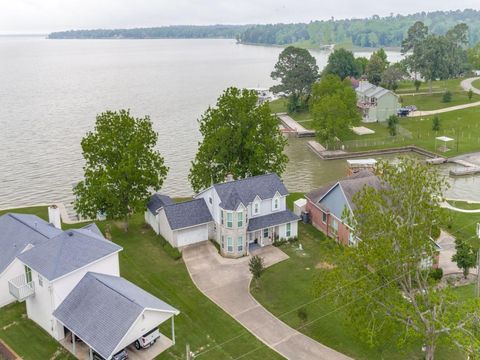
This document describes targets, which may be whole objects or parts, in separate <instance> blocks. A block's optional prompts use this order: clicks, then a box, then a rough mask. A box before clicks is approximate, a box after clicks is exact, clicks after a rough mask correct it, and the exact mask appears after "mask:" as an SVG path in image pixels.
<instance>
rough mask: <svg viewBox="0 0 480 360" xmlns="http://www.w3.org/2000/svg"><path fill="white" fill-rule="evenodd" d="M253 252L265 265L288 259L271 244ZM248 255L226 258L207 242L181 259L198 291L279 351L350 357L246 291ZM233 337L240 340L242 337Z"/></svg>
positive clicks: (304, 359)
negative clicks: (290, 323)
mask: <svg viewBox="0 0 480 360" xmlns="http://www.w3.org/2000/svg"><path fill="white" fill-rule="evenodd" d="M255 254H256V255H259V256H261V257H263V258H264V261H265V265H266V266H271V265H273V264H276V263H278V262H280V261H283V260H285V259H288V256H287V255H286V254H285V253H284V252H282V251H281V250H280V249H278V248H276V247H273V246H268V247H264V248H260V249H259V250H257V251H256V252H255ZM249 259H250V257H244V258H241V259H235V260H234V259H225V258H223V257H221V256H220V255H219V254H218V252H217V250H216V249H215V247H214V246H213V245H212V244H211V243H209V242H204V243H200V244H195V245H191V246H189V247H186V248H185V249H184V250H183V260H184V261H185V264H186V265H187V269H188V271H189V273H190V276H191V277H192V280H193V282H194V283H195V285H196V286H197V287H198V288H199V289H200V291H201V292H202V293H204V294H205V295H206V296H207V297H208V298H210V299H211V300H212V301H213V302H214V303H216V304H217V305H218V306H220V307H221V308H222V309H223V310H224V311H225V312H227V313H228V314H229V315H230V316H232V317H233V318H234V319H235V320H237V321H238V322H239V323H240V324H241V325H243V326H244V327H245V328H246V329H247V330H248V331H249V332H251V333H252V334H253V335H255V336H256V337H257V338H258V339H259V340H260V341H262V342H263V343H265V344H266V345H267V346H269V347H270V348H272V349H273V350H275V351H276V352H278V353H279V354H280V355H282V356H284V357H285V358H287V359H295V360H326V359H328V360H347V359H351V358H349V357H347V356H345V355H343V354H341V353H339V352H337V351H335V350H333V349H330V348H329V347H327V346H324V345H322V344H320V343H319V342H317V341H315V340H313V339H311V338H309V337H308V336H305V335H303V334H301V333H300V332H298V331H297V330H294V329H292V328H291V327H289V326H288V325H286V324H285V323H284V322H282V321H280V320H279V319H278V318H276V317H275V316H273V315H272V314H271V313H270V312H268V311H267V310H266V309H265V308H264V307H263V306H262V305H260V304H259V303H258V302H257V301H256V300H255V299H254V298H253V296H251V295H250V291H249V289H250V280H251V275H250V272H249V270H248V261H249ZM234 336H235V334H232V337H234ZM233 341H241V338H238V339H235V340H233ZM201 354H202V353H201V352H200V353H199V354H198V355H197V356H198V358H199V359H208V358H209V356H208V354H207V353H205V355H203V356H202V355H201Z"/></svg>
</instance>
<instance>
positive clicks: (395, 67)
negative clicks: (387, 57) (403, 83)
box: [381, 63, 407, 91]
mask: <svg viewBox="0 0 480 360" xmlns="http://www.w3.org/2000/svg"><path fill="white" fill-rule="evenodd" d="M406 76H407V71H406V70H405V68H404V67H403V64H402V63H394V64H392V65H390V66H389V67H387V68H386V69H385V71H384V72H383V74H382V81H381V84H382V86H384V87H386V88H387V89H391V90H394V91H395V90H397V88H398V83H399V81H400V80H402V79H403V78H404V77H406Z"/></svg>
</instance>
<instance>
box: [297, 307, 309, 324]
mask: <svg viewBox="0 0 480 360" xmlns="http://www.w3.org/2000/svg"><path fill="white" fill-rule="evenodd" d="M297 316H298V318H299V319H300V321H301V322H302V323H305V322H306V321H307V320H308V313H307V309H305V308H304V307H302V308H300V309H298V311H297Z"/></svg>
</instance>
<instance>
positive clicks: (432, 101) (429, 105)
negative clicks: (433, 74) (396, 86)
mask: <svg viewBox="0 0 480 360" xmlns="http://www.w3.org/2000/svg"><path fill="white" fill-rule="evenodd" d="M401 99H402V106H407V105H415V106H416V107H417V109H418V110H437V109H442V108H446V107H451V106H457V105H463V104H469V103H472V102H476V101H480V95H477V94H473V96H472V99H471V100H470V99H469V98H468V95H467V92H466V91H457V92H452V101H450V102H447V103H445V102H443V93H439V94H437V93H435V94H431V95H430V94H419V95H403V96H401Z"/></svg>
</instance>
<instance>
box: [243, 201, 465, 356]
mask: <svg viewBox="0 0 480 360" xmlns="http://www.w3.org/2000/svg"><path fill="white" fill-rule="evenodd" d="M300 196H301V194H294V198H298V197H300ZM292 201H293V198H291V199H289V204H290V205H289V206H291V203H292ZM299 243H300V244H302V247H303V250H299V248H298V244H286V245H283V246H282V247H281V249H282V250H283V251H284V252H286V253H287V254H288V255H289V256H290V258H289V259H288V260H285V261H283V262H281V263H279V264H276V265H274V266H272V267H270V268H268V269H267V270H266V271H265V273H264V274H263V275H262V278H261V280H260V287H259V289H256V288H255V286H254V285H253V284H252V287H251V291H252V294H253V295H254V297H255V298H256V299H257V300H258V301H259V302H260V303H262V305H263V306H265V307H266V308H267V309H268V310H269V311H271V312H272V313H273V314H274V315H276V316H278V317H279V318H280V319H281V320H283V321H284V322H286V323H287V324H289V325H290V326H292V327H293V328H296V329H298V330H299V331H301V332H302V333H304V334H306V335H307V336H310V337H312V338H313V339H315V340H317V341H319V342H321V343H323V344H325V345H327V346H330V347H332V348H334V349H336V350H338V351H340V352H343V353H345V354H347V355H349V356H352V357H353V358H355V359H369V360H370V359H399V360H400V359H418V360H420V359H423V358H424V354H423V352H422V351H421V344H420V343H416V344H413V345H411V346H409V347H408V348H406V349H404V350H399V349H398V346H397V342H399V341H401V338H400V337H399V338H392V339H390V341H389V342H388V343H384V344H382V345H380V346H375V347H371V346H370V345H369V344H368V343H367V342H365V341H362V340H361V339H360V338H359V337H358V334H357V332H356V330H355V327H354V326H353V324H352V323H351V321H350V320H349V318H348V317H347V315H346V314H345V312H344V311H342V309H337V308H336V305H335V304H334V302H333V298H332V295H333V294H328V293H325V294H322V295H320V297H319V298H315V296H314V293H313V289H314V280H315V278H316V276H317V274H319V273H320V272H321V271H329V270H328V269H327V268H326V265H327V266H328V264H330V265H334V264H335V259H336V258H337V256H338V254H339V253H341V251H342V247H341V246H340V245H338V244H337V243H335V242H334V241H333V240H332V239H329V238H326V237H325V236H324V235H323V233H321V232H320V231H318V230H317V229H315V228H314V227H313V226H311V225H305V224H300V226H299ZM456 291H458V292H459V294H460V295H461V296H464V297H471V296H474V291H473V287H472V286H465V287H462V288H459V289H457V290H456ZM305 304H307V305H305ZM299 308H302V309H304V310H305V311H306V313H307V319H306V320H305V322H302V321H301V320H300V318H299V316H298V311H297V309H299ZM292 309H293V310H292ZM336 309H337V310H336ZM305 324H307V325H305ZM399 336H400V335H399ZM436 358H437V359H444V360H447V359H448V360H450V359H451V360H456V359H464V356H463V355H462V354H461V353H460V352H458V351H457V350H456V349H451V348H449V347H446V346H443V345H441V346H440V347H439V348H438V350H437V354H436Z"/></svg>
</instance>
